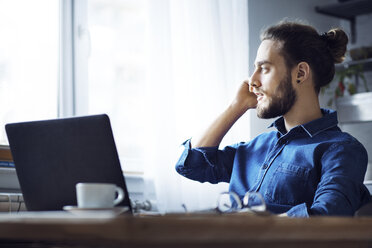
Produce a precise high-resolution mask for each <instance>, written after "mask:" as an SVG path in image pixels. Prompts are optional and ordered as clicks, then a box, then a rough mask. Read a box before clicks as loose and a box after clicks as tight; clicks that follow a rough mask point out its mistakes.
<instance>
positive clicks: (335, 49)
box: [321, 28, 349, 64]
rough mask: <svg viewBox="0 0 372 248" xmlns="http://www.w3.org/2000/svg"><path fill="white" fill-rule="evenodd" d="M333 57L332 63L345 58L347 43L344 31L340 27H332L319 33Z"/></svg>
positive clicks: (339, 61)
mask: <svg viewBox="0 0 372 248" xmlns="http://www.w3.org/2000/svg"><path fill="white" fill-rule="evenodd" d="M321 38H322V39H323V40H324V41H325V42H326V44H327V46H328V48H329V51H330V52H331V55H332V57H333V61H334V63H336V64H337V63H341V62H342V61H344V59H345V53H346V48H347V43H348V41H349V39H348V37H347V35H346V33H345V32H344V31H343V30H342V29H340V28H334V29H331V30H329V31H328V32H326V33H324V34H322V35H321Z"/></svg>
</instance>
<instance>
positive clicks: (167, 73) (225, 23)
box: [144, 0, 249, 212]
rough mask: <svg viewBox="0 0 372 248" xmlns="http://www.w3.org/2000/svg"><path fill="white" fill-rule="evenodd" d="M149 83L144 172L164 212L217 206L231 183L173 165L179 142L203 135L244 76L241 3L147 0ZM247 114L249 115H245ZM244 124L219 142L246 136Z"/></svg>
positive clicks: (244, 29) (245, 18)
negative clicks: (201, 178)
mask: <svg viewBox="0 0 372 248" xmlns="http://www.w3.org/2000/svg"><path fill="white" fill-rule="evenodd" d="M148 3H149V9H148V13H149V23H150V26H149V30H148V31H149V32H148V33H149V37H148V39H147V40H146V42H147V47H148V49H149V51H148V54H149V58H148V73H147V79H146V80H147V84H146V88H145V89H144V92H145V94H146V95H147V98H146V99H147V106H148V113H149V114H148V115H147V116H148V119H147V122H148V123H149V124H150V125H149V126H151V128H149V129H148V130H147V137H148V139H147V141H148V142H147V144H146V146H147V149H146V151H147V153H146V160H147V161H146V164H147V167H146V168H145V174H146V177H153V178H154V179H155V188H156V197H157V199H156V202H157V207H158V209H159V210H160V211H161V212H178V211H183V210H184V208H183V207H182V205H183V204H184V205H185V206H186V207H187V210H189V211H190V210H191V211H193V210H200V209H205V208H211V207H215V206H216V201H217V196H218V194H219V193H220V192H222V191H226V190H227V189H228V184H226V183H222V184H218V185H211V184H209V183H204V184H201V183H198V182H194V181H191V180H188V179H185V178H183V177H182V176H180V175H178V174H177V172H176V171H175V169H174V166H175V163H176V162H177V160H178V157H179V155H180V154H181V152H182V150H183V148H182V147H181V146H180V144H181V143H182V142H183V141H184V140H186V139H188V138H191V137H192V136H195V135H198V134H200V133H201V132H202V131H204V130H205V128H207V127H208V125H209V124H210V123H211V122H212V121H213V120H214V118H216V117H217V115H218V114H219V113H221V112H222V111H223V110H224V109H225V108H226V107H227V105H228V104H229V103H230V101H231V99H232V98H233V96H234V94H235V92H236V90H237V88H238V86H239V85H240V83H241V82H242V81H243V80H244V79H246V78H247V77H248V16H247V15H248V11H247V1H246V0H151V1H149V2H148ZM247 118H248V117H247ZM247 125H248V121H247V120H246V121H244V120H243V121H240V125H239V124H238V125H237V127H234V128H233V130H231V132H230V133H229V134H228V136H227V137H226V138H225V139H224V141H223V142H224V143H223V144H230V143H235V142H238V141H241V140H244V137H248V136H249V130H248V129H249V127H248V126H247Z"/></svg>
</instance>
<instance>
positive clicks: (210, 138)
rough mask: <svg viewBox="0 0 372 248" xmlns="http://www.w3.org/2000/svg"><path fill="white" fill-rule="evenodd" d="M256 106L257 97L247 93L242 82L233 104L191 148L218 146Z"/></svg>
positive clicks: (246, 87) (245, 82)
mask: <svg viewBox="0 0 372 248" xmlns="http://www.w3.org/2000/svg"><path fill="white" fill-rule="evenodd" d="M256 105H257V97H256V95H255V94H254V93H252V92H250V91H249V84H248V81H244V82H243V83H242V84H241V85H240V88H239V90H238V93H237V94H236V96H235V98H234V100H233V102H232V103H231V104H230V105H229V107H228V108H227V109H226V110H225V111H224V112H222V114H221V115H220V116H218V117H217V119H216V120H215V121H214V122H213V123H212V125H211V126H209V128H208V129H207V130H206V131H205V132H204V134H203V135H202V136H201V137H200V138H199V139H196V142H195V145H194V146H193V147H213V146H218V145H219V144H220V142H221V140H222V139H223V137H224V136H225V135H226V133H227V132H228V131H229V129H230V128H231V127H232V126H233V125H234V123H235V122H236V121H237V120H238V119H239V118H240V117H241V116H242V115H243V114H244V113H245V112H246V111H247V110H248V109H250V108H255V107H256Z"/></svg>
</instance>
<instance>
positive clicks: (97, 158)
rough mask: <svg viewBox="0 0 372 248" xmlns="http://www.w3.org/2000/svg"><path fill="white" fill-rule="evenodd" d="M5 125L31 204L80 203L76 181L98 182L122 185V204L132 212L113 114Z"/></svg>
mask: <svg viewBox="0 0 372 248" xmlns="http://www.w3.org/2000/svg"><path fill="white" fill-rule="evenodd" d="M5 129H6V133H7V136H8V140H9V146H10V149H11V152H12V155H13V159H14V164H15V168H16V173H17V176H18V180H19V184H20V186H21V191H22V194H23V198H24V201H25V205H26V208H27V210H29V211H47V210H62V209H63V207H64V206H67V205H72V206H76V205H77V201H76V190H75V185H76V184H77V183H79V182H94V183H113V184H116V185H117V186H119V187H121V188H122V189H123V190H124V192H125V197H124V200H123V201H122V202H121V203H120V204H119V205H118V206H126V207H128V208H129V210H130V213H131V212H132V207H131V205H130V200H129V195H128V190H127V187H126V183H125V179H124V176H123V171H122V170H121V166H120V161H119V156H118V153H117V150H116V146H115V141H114V137H113V133H112V129H111V124H110V120H109V117H108V116H107V115H105V114H103V115H92V116H84V117H73V118H64V119H54V120H43V121H32V122H22V123H12V124H7V125H6V126H5Z"/></svg>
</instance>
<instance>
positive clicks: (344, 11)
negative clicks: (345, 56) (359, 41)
mask: <svg viewBox="0 0 372 248" xmlns="http://www.w3.org/2000/svg"><path fill="white" fill-rule="evenodd" d="M315 11H316V12H318V13H320V14H324V15H329V16H333V17H337V18H341V19H345V20H348V21H350V31H351V42H352V43H355V41H356V30H355V19H356V16H358V15H364V14H368V13H371V12H372V1H371V0H349V1H346V2H342V3H333V4H328V5H324V6H316V7H315Z"/></svg>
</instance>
